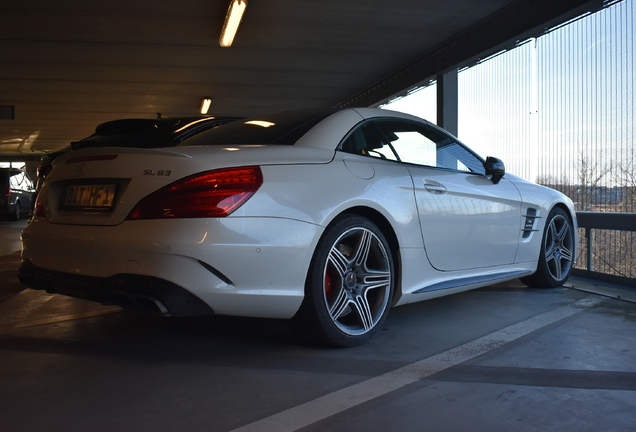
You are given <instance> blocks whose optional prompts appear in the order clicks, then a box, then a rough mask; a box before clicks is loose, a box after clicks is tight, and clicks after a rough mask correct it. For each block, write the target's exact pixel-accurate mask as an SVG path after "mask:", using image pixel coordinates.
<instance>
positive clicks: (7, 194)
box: [5, 186, 11, 197]
mask: <svg viewBox="0 0 636 432" xmlns="http://www.w3.org/2000/svg"><path fill="white" fill-rule="evenodd" d="M5 195H6V196H7V197H10V196H11V186H7V191H6V192H5Z"/></svg>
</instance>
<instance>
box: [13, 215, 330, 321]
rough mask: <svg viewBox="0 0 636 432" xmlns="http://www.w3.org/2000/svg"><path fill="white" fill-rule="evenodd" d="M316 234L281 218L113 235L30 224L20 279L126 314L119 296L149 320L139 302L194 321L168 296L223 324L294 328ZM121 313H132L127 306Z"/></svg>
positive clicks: (157, 223)
mask: <svg viewBox="0 0 636 432" xmlns="http://www.w3.org/2000/svg"><path fill="white" fill-rule="evenodd" d="M321 232H322V228H321V227H319V226H316V225H313V224H309V223H306V222H300V221H296V220H291V219H284V218H222V219H219V220H214V219H175V220H149V221H126V222H124V223H122V224H120V225H117V226H89V225H84V226H83V225H64V224H51V223H49V222H47V221H46V220H44V219H43V218H35V219H34V221H33V222H31V224H30V225H29V226H28V227H27V228H26V229H25V230H24V231H23V233H22V259H23V261H25V262H29V263H30V264H25V271H24V272H22V273H23V276H22V279H23V282H24V283H25V284H26V285H27V286H30V287H32V288H36V289H46V290H47V291H51V292H57V293H61V294H67V295H70V296H75V297H81V298H88V299H91V300H96V301H99V302H102V303H106V304H120V305H122V306H125V305H124V304H122V303H124V301H123V300H122V299H120V298H119V297H118V295H119V293H120V292H122V293H124V294H125V295H126V296H128V297H130V298H133V299H136V300H137V303H143V304H144V305H146V309H148V308H149V309H150V310H151V311H152V310H153V308H154V307H155V306H152V305H151V304H149V303H144V301H143V298H144V296H148V295H150V296H152V298H151V299H150V301H151V302H152V303H155V305H156V308H157V309H155V313H156V311H157V310H158V311H163V307H162V306H160V305H159V303H156V302H155V299H157V300H158V301H159V302H160V303H161V304H163V305H164V306H165V308H166V309H167V310H168V311H169V312H168V313H170V314H180V315H182V314H200V313H201V309H200V308H198V307H196V308H193V311H190V310H189V309H188V308H186V307H185V305H184V307H183V308H179V309H178V311H179V312H177V309H175V306H174V305H173V304H172V303H175V302H176V303H179V302H178V301H176V300H174V301H169V300H164V299H163V297H169V296H168V294H167V293H168V292H170V291H175V292H177V291H179V290H185V291H187V292H188V293H189V294H190V295H192V296H194V297H195V298H197V299H200V300H201V301H202V302H203V303H204V304H206V305H207V306H208V309H210V310H213V311H214V313H216V314H219V315H238V316H250V317H261V318H291V317H292V316H293V315H294V314H295V313H296V311H297V310H298V308H299V307H300V304H301V302H302V299H303V297H304V285H305V279H306V276H307V269H308V267H309V263H310V261H311V257H312V254H313V251H314V249H315V246H316V242H317V241H318V238H319V237H320V233H321ZM31 266H32V267H31ZM33 268H35V269H37V271H36V272H35V274H32V273H33V271H30V270H29V269H33ZM76 276H77V277H76ZM137 285H139V286H143V287H144V288H143V289H142V290H139V289H137ZM122 286H124V287H125V289H124V290H122V289H121V287H122ZM94 287H97V288H94ZM156 290H159V291H160V292H161V295H160V296H159V295H155V294H154V293H155V291H156ZM177 297H178V298H181V296H180V295H177ZM133 303H134V302H133ZM190 303H191V302H190ZM125 304H126V305H128V306H125V307H130V308H135V307H132V306H130V303H129V302H128V300H126V301H125ZM136 308H137V309H143V308H139V307H138V306H137V307H136ZM146 311H148V310H146Z"/></svg>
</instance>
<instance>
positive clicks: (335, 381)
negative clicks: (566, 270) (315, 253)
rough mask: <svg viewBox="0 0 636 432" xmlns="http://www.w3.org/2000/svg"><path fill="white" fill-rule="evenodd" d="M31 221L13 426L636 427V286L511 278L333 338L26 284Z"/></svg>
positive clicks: (8, 360) (8, 350)
mask: <svg viewBox="0 0 636 432" xmlns="http://www.w3.org/2000/svg"><path fill="white" fill-rule="evenodd" d="M25 224H26V222H23V221H21V222H11V223H9V222H0V244H1V245H2V250H1V254H2V255H0V277H1V279H0V293H1V296H0V302H1V303H0V430H2V431H11V432H13V431H69V432H70V431H95V432H97V431H136V432H138V431H180V432H183V431H188V432H190V431H206V432H211V431H276V432H282V431H294V430H300V431H305V432H308V431H333V432H344V431H347V432H351V431H354V432H355V431H468V430H469V431H489V432H492V431H504V430H505V431H542V432H545V431H559V432H563V431H577V432H582V431H599V430H601V431H634V430H636V303H634V302H632V301H628V300H629V299H630V296H631V298H633V297H634V293H633V292H630V291H627V290H625V291H620V288H618V290H619V291H618V292H619V293H620V295H622V297H621V298H622V299H625V300H618V299H615V298H609V297H607V296H606V295H598V294H595V293H592V292H590V291H595V292H599V293H603V289H604V287H603V286H595V285H594V284H590V283H586V282H585V281H574V282H573V285H574V286H570V287H565V288H558V289H549V290H540V289H528V288H525V287H524V286H523V285H522V284H520V283H519V282H513V283H507V284H500V285H495V286H491V287H487V288H483V289H480V290H475V291H471V292H467V293H463V294H458V295H454V296H449V297H445V298H441V299H437V300H431V301H428V302H423V303H418V304H414V305H408V306H403V307H400V308H396V309H394V310H392V311H391V314H390V315H389V318H388V320H387V322H386V324H385V325H384V328H383V331H381V332H380V333H379V334H378V335H377V336H376V337H375V338H374V339H372V340H371V341H370V342H369V343H367V344H366V345H364V346H361V347H356V348H352V349H326V348H321V347H315V346H310V345H306V344H302V343H300V342H298V341H297V340H296V339H295V338H294V337H293V335H292V333H291V331H290V330H289V328H288V327H287V324H286V323H285V322H283V321H276V320H256V319H239V318H232V317H212V318H205V319H203V318H181V319H170V318H156V317H150V316H145V315H139V314H134V313H129V312H124V311H121V310H120V309H118V308H113V307H110V308H106V307H103V306H100V305H98V304H93V303H88V302H84V301H80V300H75V299H70V298H66V297H63V296H59V295H50V294H46V293H42V292H38V291H32V290H28V289H26V290H24V291H22V290H21V288H20V286H19V284H18V283H17V281H16V279H15V270H16V269H17V266H18V263H19V254H18V253H17V252H16V251H17V250H18V249H19V242H18V236H19V231H20V230H21V229H22V228H23V227H24V225H25ZM614 290H615V291H614V292H613V294H612V293H610V294H608V295H612V296H614V297H616V290H617V288H614Z"/></svg>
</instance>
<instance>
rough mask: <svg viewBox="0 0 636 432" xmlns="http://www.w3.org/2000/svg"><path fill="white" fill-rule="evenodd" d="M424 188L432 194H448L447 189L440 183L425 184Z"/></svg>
mask: <svg viewBox="0 0 636 432" xmlns="http://www.w3.org/2000/svg"><path fill="white" fill-rule="evenodd" d="M424 188H425V189H426V190H427V191H428V192H430V193H432V194H438V195H441V194H445V193H446V192H447V189H446V188H445V187H444V186H442V185H441V184H439V183H428V182H424Z"/></svg>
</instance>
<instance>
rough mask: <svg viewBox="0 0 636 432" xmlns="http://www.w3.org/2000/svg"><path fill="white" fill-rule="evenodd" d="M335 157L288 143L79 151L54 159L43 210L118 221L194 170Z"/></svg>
mask: <svg viewBox="0 0 636 432" xmlns="http://www.w3.org/2000/svg"><path fill="white" fill-rule="evenodd" d="M333 155H334V152H333V151H326V150H321V149H315V148H303V147H294V146H288V145H266V146H264V145H259V146H249V145H241V146H231V147H230V146H227V147H225V146H208V147H174V148H163V149H138V148H95V149H85V150H78V151H74V152H69V153H67V154H64V155H63V156H61V157H59V158H57V159H56V160H55V161H54V163H53V170H52V171H51V174H50V176H49V177H48V179H47V181H46V183H45V184H44V187H43V188H42V191H41V192H40V200H41V208H42V211H43V212H44V216H45V217H46V219H47V220H48V221H49V222H51V223H56V224H77V225H111V226H112V225H118V224H120V223H122V222H123V221H124V220H125V219H126V217H127V216H128V214H129V213H130V212H131V210H132V209H133V208H134V207H135V205H136V204H137V203H138V202H139V201H140V200H141V199H143V198H144V197H146V196H147V195H149V194H151V193H152V192H154V191H156V190H158V189H160V188H162V187H164V186H167V185H169V184H171V183H173V182H175V181H177V180H179V179H181V178H183V177H187V176H190V175H192V174H196V173H200V172H204V171H209V170H214V169H218V168H228V167H240V166H249V165H260V166H262V165H278V164H324V163H328V162H330V161H331V159H332V158H333ZM264 181H267V179H264ZM39 214H42V213H41V212H40V213H39Z"/></svg>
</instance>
